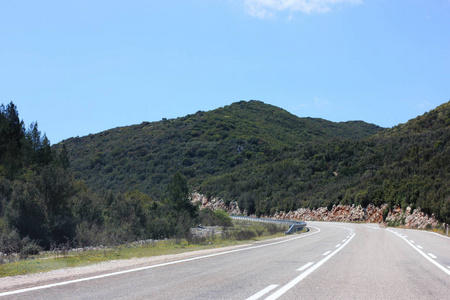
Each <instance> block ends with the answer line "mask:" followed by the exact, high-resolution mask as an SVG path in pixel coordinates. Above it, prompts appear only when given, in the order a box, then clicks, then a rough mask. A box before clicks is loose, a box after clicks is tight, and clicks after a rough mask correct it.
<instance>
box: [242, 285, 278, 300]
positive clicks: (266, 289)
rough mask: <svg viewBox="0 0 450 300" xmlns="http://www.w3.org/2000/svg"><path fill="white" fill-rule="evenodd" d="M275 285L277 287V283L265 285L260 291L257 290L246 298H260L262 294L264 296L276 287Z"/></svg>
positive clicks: (249, 299)
mask: <svg viewBox="0 0 450 300" xmlns="http://www.w3.org/2000/svg"><path fill="white" fill-rule="evenodd" d="M277 287H278V284H271V285H269V286H268V287H266V288H265V289H262V290H261V291H259V292H257V293H256V294H254V295H253V296H251V297H248V298H247V299H246V300H257V299H259V298H261V297H262V296H264V295H265V294H267V293H269V292H270V291H271V290H273V289H276V288H277Z"/></svg>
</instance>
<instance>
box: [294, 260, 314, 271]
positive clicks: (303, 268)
mask: <svg viewBox="0 0 450 300" xmlns="http://www.w3.org/2000/svg"><path fill="white" fill-rule="evenodd" d="M313 264H314V263H313V262H309V263H307V264H305V265H304V266H303V267H300V268H298V269H297V271H304V270H306V269H308V268H309V267H311V266H312V265H313Z"/></svg>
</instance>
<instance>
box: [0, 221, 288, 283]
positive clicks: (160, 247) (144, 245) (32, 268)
mask: <svg viewBox="0 0 450 300" xmlns="http://www.w3.org/2000/svg"><path fill="white" fill-rule="evenodd" d="M227 218H228V220H227V225H229V226H211V227H209V226H208V227H205V228H207V229H208V230H209V232H208V234H206V235H203V236H193V235H192V234H189V235H187V236H186V237H185V238H180V239H178V238H173V239H165V240H160V241H156V240H147V241H141V242H135V243H128V244H124V245H119V246H115V247H103V246H102V247H90V248H85V249H68V248H65V249H59V250H57V251H44V252H41V253H38V254H33V255H29V256H27V257H24V256H21V255H19V254H14V255H13V254H11V255H9V256H3V257H2V261H1V262H2V263H1V264H0V277H5V276H15V275H24V274H29V273H38V272H47V271H51V270H56V269H62V268H70V267H79V266H86V265H92V264H97V263H100V262H105V261H110V260H120V259H131V258H141V257H151V256H159V255H168V254H178V253H183V252H190V251H196V250H203V249H211V248H219V247H226V246H233V245H239V244H244V243H248V242H251V241H261V240H265V239H270V238H275V237H280V236H284V232H285V231H286V230H287V226H286V225H284V224H280V225H277V224H270V223H269V224H267V223H255V222H245V221H237V220H233V221H232V220H231V219H230V218H229V217H228V216H227Z"/></svg>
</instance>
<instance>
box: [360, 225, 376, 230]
mask: <svg viewBox="0 0 450 300" xmlns="http://www.w3.org/2000/svg"><path fill="white" fill-rule="evenodd" d="M364 227H366V228H369V229H375V230H378V229H380V228H379V227H373V226H368V225H366V226H364Z"/></svg>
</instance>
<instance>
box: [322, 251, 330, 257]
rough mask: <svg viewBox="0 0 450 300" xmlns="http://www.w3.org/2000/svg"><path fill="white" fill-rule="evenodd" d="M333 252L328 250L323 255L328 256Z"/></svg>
mask: <svg viewBox="0 0 450 300" xmlns="http://www.w3.org/2000/svg"><path fill="white" fill-rule="evenodd" d="M330 253H331V251H327V252H325V253H324V254H322V255H323V256H327V255H328V254H330Z"/></svg>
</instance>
